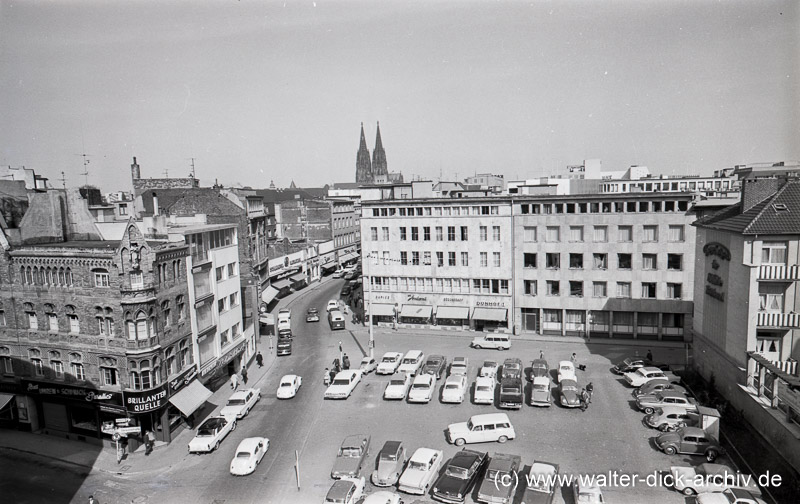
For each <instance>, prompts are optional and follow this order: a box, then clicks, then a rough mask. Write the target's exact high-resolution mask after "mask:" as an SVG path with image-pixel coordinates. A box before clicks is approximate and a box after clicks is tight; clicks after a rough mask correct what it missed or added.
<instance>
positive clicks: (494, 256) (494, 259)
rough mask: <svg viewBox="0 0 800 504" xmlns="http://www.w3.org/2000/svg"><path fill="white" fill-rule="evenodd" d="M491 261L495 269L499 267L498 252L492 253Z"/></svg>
mask: <svg viewBox="0 0 800 504" xmlns="http://www.w3.org/2000/svg"><path fill="white" fill-rule="evenodd" d="M492 260H493V264H494V266H495V268H499V267H500V252H492Z"/></svg>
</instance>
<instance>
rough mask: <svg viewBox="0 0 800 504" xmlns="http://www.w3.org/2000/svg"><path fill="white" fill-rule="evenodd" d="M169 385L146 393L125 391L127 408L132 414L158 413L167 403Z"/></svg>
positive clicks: (165, 384)
mask: <svg viewBox="0 0 800 504" xmlns="http://www.w3.org/2000/svg"><path fill="white" fill-rule="evenodd" d="M167 386H168V384H167V383H164V384H162V385H161V386H159V387H157V388H154V389H152V390H148V391H144V392H132V391H125V392H124V393H123V394H124V396H125V408H126V409H127V410H128V412H130V413H137V414H142V413H149V412H151V411H156V410H157V409H159V408H161V407H162V406H164V405H165V404H166V403H167V397H168V393H167Z"/></svg>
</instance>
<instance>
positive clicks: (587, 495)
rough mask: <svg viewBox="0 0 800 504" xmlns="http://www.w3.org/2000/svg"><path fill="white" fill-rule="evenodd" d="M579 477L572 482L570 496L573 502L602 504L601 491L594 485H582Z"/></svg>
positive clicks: (578, 503) (577, 503) (576, 503)
mask: <svg viewBox="0 0 800 504" xmlns="http://www.w3.org/2000/svg"><path fill="white" fill-rule="evenodd" d="M581 483H582V482H581V480H580V478H576V479H575V480H574V481H573V483H572V497H573V498H574V499H575V504H604V503H605V500H604V499H603V491H602V490H601V489H600V487H599V486H596V485H583V484H581Z"/></svg>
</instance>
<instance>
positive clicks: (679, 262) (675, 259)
mask: <svg viewBox="0 0 800 504" xmlns="http://www.w3.org/2000/svg"><path fill="white" fill-rule="evenodd" d="M667 269H669V270H677V271H680V270H682V269H683V254H667Z"/></svg>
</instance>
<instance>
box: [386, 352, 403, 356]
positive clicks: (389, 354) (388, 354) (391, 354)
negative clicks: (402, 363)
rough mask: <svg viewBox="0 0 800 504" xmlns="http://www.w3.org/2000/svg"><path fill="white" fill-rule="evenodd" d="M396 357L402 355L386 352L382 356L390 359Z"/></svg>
mask: <svg viewBox="0 0 800 504" xmlns="http://www.w3.org/2000/svg"><path fill="white" fill-rule="evenodd" d="M396 355H403V354H402V353H400V352H386V353H385V354H383V356H384V357H391V356H396Z"/></svg>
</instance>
